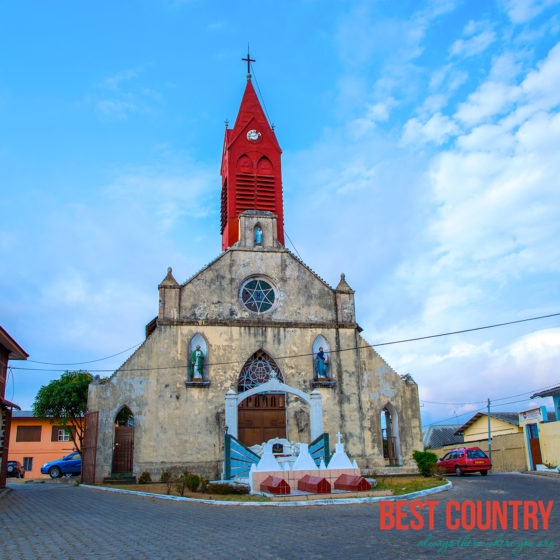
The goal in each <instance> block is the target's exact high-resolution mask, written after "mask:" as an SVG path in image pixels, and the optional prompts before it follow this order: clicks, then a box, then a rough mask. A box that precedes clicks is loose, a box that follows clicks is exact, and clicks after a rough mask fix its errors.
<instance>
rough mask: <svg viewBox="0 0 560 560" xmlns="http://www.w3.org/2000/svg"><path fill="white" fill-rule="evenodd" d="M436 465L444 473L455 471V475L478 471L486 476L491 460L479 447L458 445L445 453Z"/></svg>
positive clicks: (490, 466)
mask: <svg viewBox="0 0 560 560" xmlns="http://www.w3.org/2000/svg"><path fill="white" fill-rule="evenodd" d="M437 466H438V468H439V469H440V470H442V471H443V472H444V473H455V474H456V475H457V476H461V475H462V474H463V473H468V472H479V473H480V474H481V475H482V476H486V475H487V474H488V471H489V470H490V469H491V468H492V462H491V461H490V459H489V458H488V455H486V453H484V451H482V449H480V447H460V448H459V449H453V450H452V451H449V453H446V454H445V455H444V456H443V457H442V458H441V459H440V460H439V461H438V462H437Z"/></svg>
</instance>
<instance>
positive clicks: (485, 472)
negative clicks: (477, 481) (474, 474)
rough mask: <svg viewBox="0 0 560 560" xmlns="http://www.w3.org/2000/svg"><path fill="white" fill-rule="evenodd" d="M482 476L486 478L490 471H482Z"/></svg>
mask: <svg viewBox="0 0 560 560" xmlns="http://www.w3.org/2000/svg"><path fill="white" fill-rule="evenodd" d="M480 474H481V475H482V476H486V475H487V474H488V471H480Z"/></svg>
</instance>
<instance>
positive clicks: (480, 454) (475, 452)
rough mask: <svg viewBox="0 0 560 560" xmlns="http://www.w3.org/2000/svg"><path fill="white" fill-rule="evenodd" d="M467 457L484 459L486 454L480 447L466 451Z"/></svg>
mask: <svg viewBox="0 0 560 560" xmlns="http://www.w3.org/2000/svg"><path fill="white" fill-rule="evenodd" d="M467 457H468V458H469V459H485V458H486V454H485V453H484V451H482V449H469V450H468V451H467Z"/></svg>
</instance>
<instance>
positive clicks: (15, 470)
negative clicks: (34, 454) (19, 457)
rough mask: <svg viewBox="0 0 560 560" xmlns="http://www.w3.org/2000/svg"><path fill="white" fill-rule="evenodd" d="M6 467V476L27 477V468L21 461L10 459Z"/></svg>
mask: <svg viewBox="0 0 560 560" xmlns="http://www.w3.org/2000/svg"><path fill="white" fill-rule="evenodd" d="M6 467H7V468H6V476H15V477H16V478H25V469H24V468H23V467H22V466H21V463H20V462H19V461H8V463H7V465H6Z"/></svg>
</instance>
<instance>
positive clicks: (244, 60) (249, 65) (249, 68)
mask: <svg viewBox="0 0 560 560" xmlns="http://www.w3.org/2000/svg"><path fill="white" fill-rule="evenodd" d="M241 60H242V61H243V62H246V63H247V79H248V80H250V79H251V62H256V60H255V59H254V58H251V55H250V54H249V45H247V58H242V59H241Z"/></svg>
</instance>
